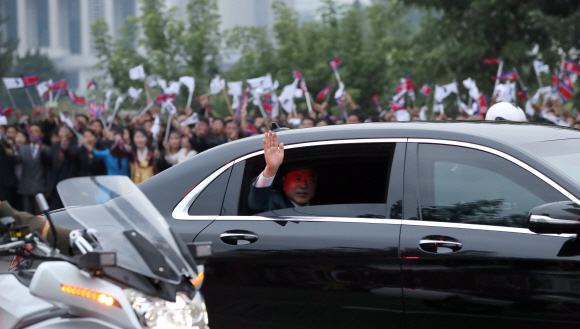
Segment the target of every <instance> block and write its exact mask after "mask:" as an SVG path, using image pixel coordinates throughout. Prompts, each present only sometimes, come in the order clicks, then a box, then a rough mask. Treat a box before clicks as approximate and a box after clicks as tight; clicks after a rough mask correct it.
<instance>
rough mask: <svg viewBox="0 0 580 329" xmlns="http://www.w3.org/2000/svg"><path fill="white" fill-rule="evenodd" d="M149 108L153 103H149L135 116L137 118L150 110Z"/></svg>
mask: <svg viewBox="0 0 580 329" xmlns="http://www.w3.org/2000/svg"><path fill="white" fill-rule="evenodd" d="M151 106H153V102H150V103H149V104H148V105H147V106H145V108H144V109H143V110H141V112H139V114H137V118H138V117H140V116H142V115H143V114H145V112H147V111H148V110H149V109H150V108H151Z"/></svg>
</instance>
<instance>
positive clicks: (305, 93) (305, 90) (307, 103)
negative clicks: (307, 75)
mask: <svg viewBox="0 0 580 329" xmlns="http://www.w3.org/2000/svg"><path fill="white" fill-rule="evenodd" d="M301 84H302V86H303V87H304V97H305V98H306V105H307V106H308V113H309V114H310V116H312V114H314V113H313V112H314V111H313V110H312V103H311V101H310V93H308V87H306V79H304V76H303V77H302V83H301Z"/></svg>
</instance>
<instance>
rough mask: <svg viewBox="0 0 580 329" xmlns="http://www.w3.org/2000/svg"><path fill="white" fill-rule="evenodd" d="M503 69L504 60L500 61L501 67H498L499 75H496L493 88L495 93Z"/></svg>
mask: <svg viewBox="0 0 580 329" xmlns="http://www.w3.org/2000/svg"><path fill="white" fill-rule="evenodd" d="M502 69H503V59H502V60H500V61H499V66H498V67H497V74H496V75H495V77H496V79H495V86H493V91H494V92H495V88H496V87H497V85H498V84H499V77H500V76H501V70H502Z"/></svg>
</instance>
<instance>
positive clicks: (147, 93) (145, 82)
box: [143, 76, 151, 101]
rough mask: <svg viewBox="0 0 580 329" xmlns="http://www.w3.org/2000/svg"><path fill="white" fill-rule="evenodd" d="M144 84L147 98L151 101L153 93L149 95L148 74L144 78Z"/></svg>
mask: <svg viewBox="0 0 580 329" xmlns="http://www.w3.org/2000/svg"><path fill="white" fill-rule="evenodd" d="M143 85H144V86H145V95H147V100H148V101H151V95H149V88H148V87H147V76H145V77H144V78H143Z"/></svg>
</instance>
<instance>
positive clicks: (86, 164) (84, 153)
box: [64, 146, 107, 177]
mask: <svg viewBox="0 0 580 329" xmlns="http://www.w3.org/2000/svg"><path fill="white" fill-rule="evenodd" d="M64 154H65V156H66V157H67V159H68V160H69V161H71V162H73V165H74V166H75V168H76V169H77V172H76V175H77V176H78V177H83V176H99V175H106V174H107V166H106V165H105V162H104V161H103V160H101V159H99V158H97V157H95V156H93V157H92V158H91V157H89V151H88V150H87V149H86V148H85V147H84V146H81V147H78V148H76V149H70V148H69V149H68V150H66V151H65V152H64Z"/></svg>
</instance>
